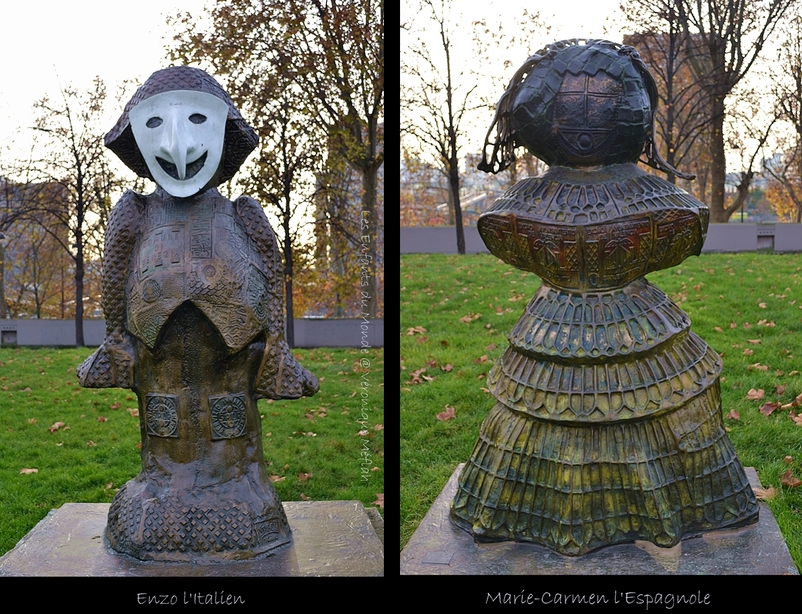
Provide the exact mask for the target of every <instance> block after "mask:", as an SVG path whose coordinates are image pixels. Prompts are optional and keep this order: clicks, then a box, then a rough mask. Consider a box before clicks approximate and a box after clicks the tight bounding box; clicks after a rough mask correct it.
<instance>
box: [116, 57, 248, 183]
mask: <svg viewBox="0 0 802 614" xmlns="http://www.w3.org/2000/svg"><path fill="white" fill-rule="evenodd" d="M176 90H190V91H198V92H205V93H207V94H212V95H213V96H216V97H217V98H219V99H220V100H222V101H224V102H225V103H226V104H228V118H227V120H226V133H225V149H224V151H223V161H222V164H221V169H220V179H219V183H224V182H226V181H228V180H229V179H231V178H232V177H233V176H234V175H235V174H236V172H237V170H238V169H239V167H240V166H242V163H243V162H245V158H247V157H248V155H250V153H251V152H252V151H253V150H254V149H255V148H256V146H257V145H258V143H259V137H258V135H257V134H256V132H255V131H254V129H253V128H251V127H250V126H249V125H248V123H247V122H246V121H245V119H243V117H242V115H240V112H239V111H238V110H237V108H236V107H235V106H234V103H233V101H232V100H231V98H230V97H229V95H228V94H227V93H226V91H225V90H224V89H223V88H222V86H221V85H220V84H219V83H218V82H217V81H215V80H214V78H213V77H212V76H211V75H209V74H208V73H207V72H205V71H203V70H201V69H200V68H193V67H190V66H171V67H170V68H165V69H163V70H158V71H156V72H155V73H153V74H152V75H151V76H150V77H148V79H147V81H145V83H143V84H142V86H141V87H140V88H139V89H138V90H137V91H136V93H135V94H134V95H133V96H132V97H131V100H129V101H128V104H126V105H125V110H124V111H123V114H122V115H121V116H120V119H118V120H117V123H116V124H115V125H114V128H112V129H111V130H110V131H109V132H108V134H106V137H105V143H106V147H108V148H109V149H111V150H112V151H113V152H114V153H115V154H117V156H118V157H119V158H120V160H122V161H123V162H124V163H125V165H126V166H127V167H128V168H130V169H131V170H132V171H134V172H135V173H136V174H137V175H139V176H140V177H147V178H148V179H153V177H152V176H151V173H150V171H149V170H148V166H147V164H146V163H145V159H144V158H143V156H142V153H141V152H140V151H139V147H138V146H137V144H136V140H135V139H134V133H133V131H132V130H131V123H130V120H129V116H128V115H129V112H130V111H131V109H133V108H134V107H135V106H136V105H137V104H139V103H140V102H142V101H143V100H146V99H147V98H150V97H151V96H155V95H156V94H161V93H163V92H170V91H176Z"/></svg>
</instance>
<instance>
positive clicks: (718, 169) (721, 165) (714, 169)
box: [710, 96, 730, 222]
mask: <svg viewBox="0 0 802 614" xmlns="http://www.w3.org/2000/svg"><path fill="white" fill-rule="evenodd" d="M712 103H713V123H712V126H713V134H712V137H711V142H710V154H711V158H712V160H711V163H710V184H711V195H710V221H711V222H726V221H727V220H729V219H730V214H728V213H727V211H726V210H725V207H724V204H725V203H724V182H725V181H726V178H727V160H726V158H725V157H724V98H723V97H721V96H717V97H716V98H715V99H714V100H713V101H712Z"/></svg>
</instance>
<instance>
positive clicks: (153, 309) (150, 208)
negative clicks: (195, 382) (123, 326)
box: [126, 193, 272, 351]
mask: <svg viewBox="0 0 802 614" xmlns="http://www.w3.org/2000/svg"><path fill="white" fill-rule="evenodd" d="M261 268H262V259H261V257H260V256H259V254H258V253H257V251H256V248H255V246H254V245H253V243H252V241H251V240H250V239H249V238H248V236H247V234H246V232H245V230H244V229H243V228H242V226H241V224H240V223H239V222H238V219H237V215H236V213H235V210H234V204H233V203H231V202H230V201H229V200H227V199H226V198H223V197H222V196H220V195H219V194H216V193H215V194H211V193H207V195H206V196H205V197H204V198H198V199H192V200H188V199H173V198H169V197H167V198H164V197H161V194H160V193H157V194H154V195H152V196H150V197H148V198H147V204H146V209H145V211H144V213H143V218H142V230H141V232H140V234H139V237H138V240H137V243H136V245H135V246H134V251H133V258H132V263H131V268H130V269H129V274H128V280H127V284H126V298H127V311H128V313H127V315H128V318H127V320H128V329H129V332H131V333H132V334H133V335H135V336H136V337H138V338H139V339H141V340H142V341H144V342H145V343H146V344H147V345H148V346H149V347H151V348H153V347H154V346H155V343H156V339H157V338H158V335H159V332H160V331H161V329H162V327H163V326H164V324H165V322H166V321H167V319H168V318H169V317H170V316H171V315H172V313H173V312H174V311H175V310H176V309H177V308H178V307H179V306H180V305H181V304H182V303H184V302H185V301H191V302H192V303H193V304H195V305H196V306H197V307H198V308H199V309H200V310H201V311H202V312H203V313H204V314H205V315H206V317H207V318H209V320H210V321H211V322H212V323H213V324H214V326H215V328H216V329H217V331H218V332H219V333H220V335H221V336H222V337H223V339H224V340H225V343H226V346H227V347H228V348H229V349H230V350H231V351H235V350H239V349H241V348H242V347H243V346H244V345H245V344H247V343H248V342H249V341H250V340H251V339H253V338H254V337H255V336H256V335H257V334H258V333H259V332H260V331H262V330H264V329H265V326H266V323H267V320H268V313H267V304H266V303H267V297H268V293H269V292H270V291H271V290H272V288H270V283H269V281H268V279H267V277H266V276H265V275H264V274H263V273H262V271H261V270H260V269H261Z"/></svg>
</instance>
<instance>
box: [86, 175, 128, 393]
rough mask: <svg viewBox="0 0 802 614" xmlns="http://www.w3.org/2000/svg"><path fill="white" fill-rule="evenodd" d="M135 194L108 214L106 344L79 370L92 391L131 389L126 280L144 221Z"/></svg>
mask: <svg viewBox="0 0 802 614" xmlns="http://www.w3.org/2000/svg"><path fill="white" fill-rule="evenodd" d="M139 199H140V197H139V195H137V194H136V193H134V192H131V191H128V192H126V193H125V194H123V196H122V198H120V200H119V202H118V203H117V204H116V205H115V206H114V208H113V209H112V211H111V214H110V215H109V221H108V224H107V226H106V239H105V247H104V257H103V276H102V284H103V313H104V316H105V318H106V337H105V339H104V341H103V344H102V345H101V346H100V347H99V348H98V349H97V350H96V351H95V352H94V353H93V354H92V355H91V356H90V357H89V358H87V359H86V360H85V361H84V363H83V364H82V365H81V366H80V367H78V380H79V382H80V384H81V385H82V386H86V387H89V388H112V387H119V388H130V387H131V386H132V384H133V362H134V349H133V343H132V341H131V337H130V335H129V334H128V332H127V331H126V327H125V322H126V304H125V281H126V277H127V275H128V268H129V265H130V260H131V252H132V251H133V248H134V243H135V242H136V236H137V232H138V230H139V228H140V224H141V219H142V209H143V204H142V203H141V202H140V200H139Z"/></svg>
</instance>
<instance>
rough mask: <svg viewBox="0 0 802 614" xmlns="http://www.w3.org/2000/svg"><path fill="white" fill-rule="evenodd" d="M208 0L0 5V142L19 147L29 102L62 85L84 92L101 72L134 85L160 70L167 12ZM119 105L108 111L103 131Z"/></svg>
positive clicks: (44, 0)
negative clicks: (71, 86)
mask: <svg viewBox="0 0 802 614" xmlns="http://www.w3.org/2000/svg"><path fill="white" fill-rule="evenodd" d="M206 3H207V0H131V1H128V2H122V1H119V0H105V1H104V0H16V1H13V2H12V1H8V2H3V8H2V12H1V13H0V15H2V24H3V27H2V33H1V34H0V144H2V146H7V145H8V144H9V143H12V142H13V143H17V144H18V145H17V147H18V148H24V143H25V141H26V139H30V132H31V131H30V130H29V129H28V127H29V126H31V125H32V122H33V111H32V107H33V104H34V102H35V101H37V100H39V99H41V98H42V97H43V96H45V95H46V94H47V95H50V96H51V98H55V97H57V96H58V93H59V91H60V87H61V86H67V85H73V86H75V87H76V88H78V89H89V88H90V86H91V84H92V80H93V78H94V77H95V76H96V75H98V76H100V77H101V78H102V79H103V80H104V81H105V82H106V84H107V86H108V92H109V93H110V94H112V93H113V92H114V91H115V90H116V87H117V84H119V83H120V82H122V81H124V80H126V79H132V80H135V81H136V83H137V84H141V83H142V81H143V80H144V79H146V78H147V77H148V76H149V75H150V74H151V73H153V72H154V71H156V70H158V69H160V68H164V67H165V66H166V65H167V63H166V60H165V52H164V43H165V41H169V40H171V38H172V36H171V34H172V33H171V31H170V30H169V29H168V27H167V25H166V23H165V22H166V19H165V18H166V16H167V15H174V14H175V13H176V12H177V11H178V10H179V9H183V10H189V11H190V12H192V13H193V14H198V13H201V12H202V11H203V7H204V5H205V4H206ZM121 112H122V108H119V109H109V120H108V122H109V123H108V126H107V129H110V128H111V127H112V125H113V124H114V122H115V121H116V118H117V117H118V116H119V114H120V113H121Z"/></svg>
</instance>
